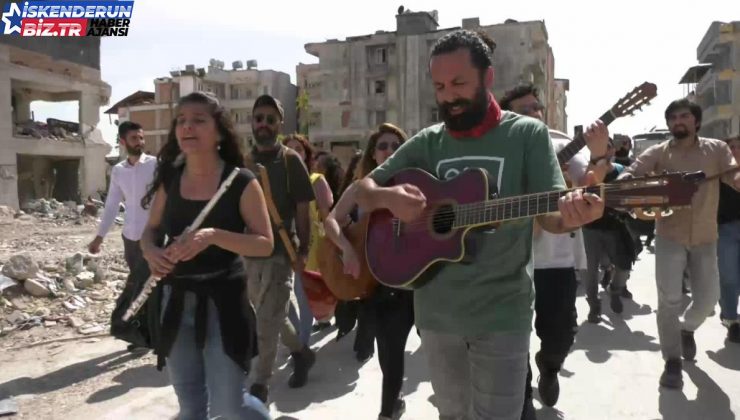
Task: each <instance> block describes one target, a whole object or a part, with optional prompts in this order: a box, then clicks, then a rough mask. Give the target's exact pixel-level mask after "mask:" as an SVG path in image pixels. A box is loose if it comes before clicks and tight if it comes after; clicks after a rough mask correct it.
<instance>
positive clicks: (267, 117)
mask: <svg viewBox="0 0 740 420" xmlns="http://www.w3.org/2000/svg"><path fill="white" fill-rule="evenodd" d="M254 120H255V121H257V123H262V121H265V120H267V123H268V124H270V125H273V124H275V123H276V122H277V118H275V116H274V115H263V114H257V115H255V116H254Z"/></svg>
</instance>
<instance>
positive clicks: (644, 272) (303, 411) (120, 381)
mask: <svg viewBox="0 0 740 420" xmlns="http://www.w3.org/2000/svg"><path fill="white" fill-rule="evenodd" d="M95 226H96V225H95V223H94V222H85V223H83V224H82V225H68V224H64V225H62V226H59V225H56V224H54V223H48V222H36V223H32V224H27V225H23V226H20V227H18V226H14V227H8V225H3V224H2V223H0V263H2V261H5V259H6V258H7V257H8V255H10V254H12V253H13V250H14V249H17V248H16V247H17V246H24V247H31V248H32V249H31V250H30V251H31V252H32V253H33V255H34V256H37V257H38V258H40V259H49V260H54V259H62V258H65V257H66V256H67V254H70V253H71V254H74V252H76V251H79V250H83V249H84V246H85V245H86V244H87V242H88V241H89V240H90V238H91V237H92V235H93V234H94V230H95ZM11 245H12V246H11ZM120 246H121V244H120V239H119V231H118V230H116V231H114V232H112V233H111V235H110V236H109V237H108V239H107V241H106V243H105V249H104V251H103V252H104V255H103V259H104V260H105V259H106V258H108V261H109V265H108V266H109V268H110V267H111V266H115V264H118V262H116V260H115V258H113V257H114V255H113V254H115V253H118V252H121V250H120ZM653 273H654V256H653V255H652V254H651V253H650V252H648V251H646V252H645V253H644V254H642V259H641V261H639V262H638V263H637V265H636V267H635V271H634V272H633V275H632V278H631V279H630V282H629V287H630V290H631V291H632V292H633V293H634V296H635V297H634V301H626V302H625V310H624V313H623V314H622V315H615V314H613V313H612V312H611V310H610V309H609V307H608V306H609V305H608V303H607V302H608V301H606V300H605V303H604V309H603V312H604V314H603V315H604V316H603V318H604V322H602V323H601V324H599V325H593V324H589V323H587V322H586V321H585V318H586V314H587V312H588V306H587V304H586V302H585V299H584V298H583V293H582V292H579V298H578V313H579V325H580V328H579V331H578V335H577V337H576V342H575V344H574V346H573V348H572V351H571V354H570V355H569V357H568V359H567V360H566V362H565V366H564V369H563V371H561V374H560V381H561V398H560V401H559V402H558V404H557V406H556V407H555V408H546V407H545V408H543V407H542V405H541V404H540V402H539V401H536V402H535V406H536V407H537V416H538V418H539V419H540V420H543V419H544V420H556V419H578V420H580V419H589V420H590V419H615V420H623V419H639V420H646V419H666V420H684V419H685V420H731V419H735V418H736V415H738V414H740V397H739V396H740V345H737V344H732V343H727V342H726V341H725V329H724V328H723V327H722V326H721V324H720V323H719V320H718V319H717V317H716V316H714V317H712V318H710V319H708V320H707V322H706V323H705V324H704V325H703V326H702V328H701V329H700V330H699V331H698V332H697V334H696V339H697V345H698V353H697V361H696V362H695V363H686V364H685V366H684V381H685V386H684V389H683V390H682V391H666V390H662V389H660V388H659V387H658V377H659V376H660V373H661V371H662V368H663V362H662V360H661V357H660V351H659V345H658V342H657V328H656V322H655V308H656V306H657V305H656V291H655V283H654V280H653ZM117 276H118V274H117V273H116V272H115V271H113V270H110V269H108V275H107V276H106V280H103V281H102V282H101V283H98V284H96V285H94V286H93V288H92V289H93V290H103V291H105V290H106V289H109V287H108V286H107V285H106V281H116V280H110V279H117V278H118V277H117ZM84 292H85V293H88V294H89V293H90V291H88V290H86V291H84ZM79 294H82V292H80V293H79ZM60 299H61V298H44V299H41V300H38V299H35V298H29V299H28V300H29V301H30V304H29V307H31V306H34V305H37V306H38V305H43V304H46V305H51V306H54V305H57V304H58V300H60ZM602 299H606V295H603V297H602ZM37 301H38V302H37ZM687 302H688V301H687ZM96 304H97V303H93V304H91V306H92V307H95V305H96ZM102 304H103V306H105V305H111V304H112V301H108V302H103V303H102ZM7 309H9V308H3V309H2V314H3V316H4V314H5V313H6V311H7ZM29 310H33V309H29ZM55 310H56V309H55ZM99 311H104V309H103V308H102V307H101V308H97V309H94V310H92V311H91V312H92V313H93V314H94V315H95V317H96V319H97V320H98V321H96V322H105V321H106V319H107V316H108V315H107V314H100V313H99ZM80 312H82V314H81V316H82V315H84V310H80ZM106 328H107V326H106ZM334 336H335V333H334V331H333V330H329V331H325V332H323V333H321V334H317V335H316V336H314V337H313V343H312V344H313V347H314V348H316V349H317V351H318V359H317V363H316V366H315V368H314V369H313V370H312V372H311V375H310V382H309V384H308V385H307V386H306V387H305V388H302V389H298V390H294V389H289V388H288V387H287V384H286V382H287V377H288V374H289V368H288V367H287V366H286V363H285V362H286V356H287V355H286V354H285V351H284V349H283V350H281V351H280V353H279V356H278V359H279V361H278V371H277V373H276V375H275V377H274V380H273V386H272V389H271V399H272V402H271V405H270V410H271V412H272V414H273V416H274V418H276V419H280V420H291V419H300V420H326V419H347V418H352V419H368V420H373V419H376V418H377V414H378V408H379V399H380V381H381V377H382V375H381V372H380V369H379V367H378V363H377V359H375V358H374V359H372V360H370V361H368V362H367V363H365V364H364V365H360V364H359V363H358V362H357V361H356V360H354V357H353V356H354V355H353V353H352V350H351V348H352V339H353V336H352V335H351V334H350V335H348V336H347V337H346V338H345V339H343V340H341V341H340V342H336V341H335V340H334ZM57 337H77V339H75V340H73V341H65V342H55V343H51V344H43V345H32V344H33V343H37V342H40V341H43V340H48V339H54V338H57ZM11 347H21V348H20V349H17V350H9V348H11ZM538 349H539V340H538V339H537V337H536V336H535V335H534V334H533V336H532V343H531V351H532V354H534V353H535V352H536V351H537V350H538ZM406 350H407V353H406V354H407V357H406V375H405V376H406V377H405V380H404V388H403V392H404V393H405V394H406V402H407V412H406V414H405V415H404V416H403V419H410V420H414V419H415V420H429V419H434V418H436V415H437V413H436V410H435V408H434V405H433V401H434V396H433V392H432V388H431V384H430V382H429V375H428V368H427V364H426V356H425V354H424V349H423V348H422V347H421V346H420V342H419V338H418V337H417V336H416V334H415V333H412V334H411V335H410V336H409V342H408V346H407V349H406ZM153 364H154V360H153V357H152V356H151V355H145V356H137V355H132V354H129V353H128V352H126V350H125V344H124V343H122V342H121V341H117V340H114V339H113V338H111V337H96V338H90V337H89V336H84V335H81V334H79V333H78V329H75V328H72V327H70V326H68V325H66V324H65V323H63V322H61V321H60V322H59V323H58V324H57V325H55V326H52V327H44V326H36V327H33V328H31V329H29V330H25V331H18V330H15V331H11V332H8V333H6V334H4V335H3V336H2V337H0V400H1V399H2V398H3V397H6V396H14V400H15V401H16V402H17V403H18V406H19V407H18V408H19V413H18V414H17V415H16V416H15V417H12V418H18V419H34V420H36V419H39V420H46V419H70V418H72V419H75V418H78V419H106V420H107V419H110V420H117V419H127V420H128V419H136V420H150V419H151V420H154V419H173V418H174V417H175V416H176V415H177V411H178V410H177V408H178V407H177V401H176V398H175V396H174V393H173V391H172V388H171V387H170V386H169V385H168V381H167V375H166V374H165V373H162V372H158V371H157V370H156V369H155V368H154V366H153ZM537 375H538V373H537V372H536V369H535V372H534V376H535V381H534V383H533V386H534V387H535V389H536V378H537ZM535 397H536V398H538V397H539V396H538V394H537V392H536V391H535Z"/></svg>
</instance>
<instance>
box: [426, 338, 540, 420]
mask: <svg viewBox="0 0 740 420" xmlns="http://www.w3.org/2000/svg"><path fill="white" fill-rule="evenodd" d="M529 335H530V333H529V331H527V332H517V333H514V332H507V333H503V332H502V333H492V334H484V335H478V336H470V337H467V336H462V335H458V334H447V333H441V332H437V331H430V330H424V329H422V330H421V348H422V349H423V350H424V352H425V353H426V354H427V357H428V358H429V372H430V376H431V379H432V389H434V397H435V404H436V406H437V410H438V411H439V418H440V420H519V418H520V417H521V414H522V407H523V406H524V385H525V382H526V378H527V360H528V359H529V357H528V356H529Z"/></svg>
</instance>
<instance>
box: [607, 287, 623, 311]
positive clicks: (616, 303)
mask: <svg viewBox="0 0 740 420" xmlns="http://www.w3.org/2000/svg"><path fill="white" fill-rule="evenodd" d="M621 293H622V292H621V291H614V290H612V291H610V293H609V306H610V307H611V308H612V312H614V313H615V314H621V313H622V311H623V310H624V306H623V305H622V298H621Z"/></svg>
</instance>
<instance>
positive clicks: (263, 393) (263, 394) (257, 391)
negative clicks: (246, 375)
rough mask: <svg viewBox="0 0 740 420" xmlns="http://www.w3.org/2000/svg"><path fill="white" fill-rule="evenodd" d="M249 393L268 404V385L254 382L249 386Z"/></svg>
mask: <svg viewBox="0 0 740 420" xmlns="http://www.w3.org/2000/svg"><path fill="white" fill-rule="evenodd" d="M249 393H250V394H251V395H252V396H254V397H255V398H257V399H258V400H260V401H262V403H263V404H267V395H268V394H269V390H268V388H267V385H262V384H252V387H251V388H249Z"/></svg>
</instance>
